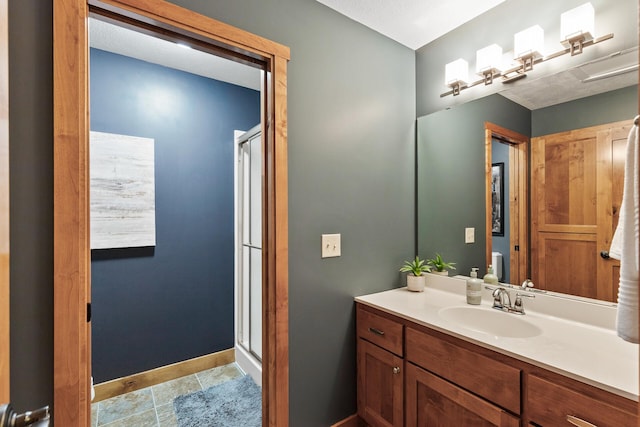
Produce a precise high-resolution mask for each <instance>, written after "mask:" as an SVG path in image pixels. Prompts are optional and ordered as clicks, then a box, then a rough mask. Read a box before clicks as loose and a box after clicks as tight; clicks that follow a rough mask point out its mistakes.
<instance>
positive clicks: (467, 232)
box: [464, 227, 476, 243]
mask: <svg viewBox="0 0 640 427" xmlns="http://www.w3.org/2000/svg"><path fill="white" fill-rule="evenodd" d="M475 241H476V229H475V228H473V227H467V228H465V229H464V242H465V243H474V242H475Z"/></svg>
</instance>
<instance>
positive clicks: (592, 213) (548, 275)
mask: <svg viewBox="0 0 640 427" xmlns="http://www.w3.org/2000/svg"><path fill="white" fill-rule="evenodd" d="M631 125H632V124H631V123H630V122H617V123H611V124H608V125H601V126H594V127H589V128H584V129H577V130H573V131H569V132H562V133H557V134H552V135H546V136H541V137H537V138H533V139H532V149H531V158H532V160H531V167H532V177H531V182H532V188H531V194H532V198H531V202H532V206H531V216H532V222H531V239H532V240H531V265H532V280H533V281H534V283H535V284H536V286H537V287H538V288H540V289H548V290H553V291H555V292H562V293H568V294H573V295H579V296H583V297H588V298H596V299H602V300H606V301H615V300H616V298H617V294H616V287H617V284H618V280H619V274H620V263H619V261H617V260H614V259H610V258H608V257H607V251H608V250H609V246H610V245H611V239H612V237H613V232H614V230H615V227H616V225H617V223H618V214H619V209H620V204H621V202H622V184H623V176H624V150H625V147H626V138H627V135H628V133H629V130H630V127H631Z"/></svg>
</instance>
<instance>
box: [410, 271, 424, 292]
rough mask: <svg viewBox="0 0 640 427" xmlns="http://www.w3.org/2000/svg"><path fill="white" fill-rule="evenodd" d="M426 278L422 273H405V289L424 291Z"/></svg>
mask: <svg viewBox="0 0 640 427" xmlns="http://www.w3.org/2000/svg"><path fill="white" fill-rule="evenodd" d="M426 280H427V277H426V276H425V275H424V274H423V275H422V276H414V275H413V274H408V275H407V289H408V290H410V291H411V292H422V291H424V284H425V282H426Z"/></svg>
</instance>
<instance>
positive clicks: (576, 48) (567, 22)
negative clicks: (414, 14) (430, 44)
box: [440, 3, 613, 98]
mask: <svg viewBox="0 0 640 427" xmlns="http://www.w3.org/2000/svg"><path fill="white" fill-rule="evenodd" d="M594 15H595V12H594V10H593V6H592V5H591V3H585V4H583V5H582V6H578V7H576V8H574V9H571V10H568V11H566V12H564V13H562V14H561V16H560V21H561V26H560V38H561V40H560V42H561V43H562V45H563V46H564V49H562V50H560V51H557V52H554V53H552V54H550V55H546V56H545V55H544V53H543V48H544V30H543V29H542V27H540V26H539V25H534V26H532V27H529V28H527V29H525V30H523V31H520V32H519V33H516V34H515V35H514V49H513V54H514V55H513V58H514V59H515V60H516V61H517V62H518V63H519V64H518V65H517V66H515V67H512V68H509V69H507V70H501V63H502V48H500V46H498V45H496V44H493V45H490V46H487V47H485V48H483V49H480V50H478V51H477V52H476V73H478V74H479V75H481V76H482V78H481V79H479V80H475V81H473V82H469V81H468V64H467V61H465V60H464V59H462V58H461V59H458V60H456V61H454V62H451V63H449V64H447V65H446V66H445V85H446V86H449V87H450V88H451V90H450V91H448V92H445V93H443V94H440V97H441V98H443V97H445V96H448V95H454V96H456V95H459V94H460V91H461V90H463V89H469V88H471V87H474V86H477V85H479V84H482V83H484V84H485V85H490V84H492V83H493V80H494V79H495V78H496V77H502V79H501V81H502V83H511V82H513V81H515V80H519V79H521V78H523V77H526V76H527V74H526V73H527V72H529V71H532V70H533V66H534V64H538V63H540V62H545V61H549V60H551V59H553V58H557V57H559V56H562V55H566V54H568V53H569V54H571V56H575V55H578V54H580V53H582V50H583V48H585V47H587V46H591V45H594V44H597V43H600V42H603V41H605V40H609V39H612V38H613V33H610V34H606V35H604V36H601V37H598V38H594V36H593V34H594V32H595V31H594V25H595V24H594V21H595V16H594ZM463 64H464V65H463ZM454 70H455V71H454Z"/></svg>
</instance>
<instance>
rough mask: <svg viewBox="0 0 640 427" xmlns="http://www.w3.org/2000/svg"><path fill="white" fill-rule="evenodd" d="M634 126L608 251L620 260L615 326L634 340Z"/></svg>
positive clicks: (637, 225) (636, 234)
mask: <svg viewBox="0 0 640 427" xmlns="http://www.w3.org/2000/svg"><path fill="white" fill-rule="evenodd" d="M638 173H640V169H639V168H638V126H633V127H632V128H631V132H629V138H628V140H627V154H626V161H625V168H624V186H623V193H622V205H621V206H620V218H619V220H618V227H617V228H616V232H615V234H614V235H613V240H612V241H611V249H610V250H609V255H610V256H611V257H612V258H615V259H619V260H620V286H619V288H618V314H617V318H616V329H617V332H618V336H619V337H621V338H622V339H623V340H625V341H629V342H632V343H636V344H637V343H638V291H639V290H638V277H639V274H638V270H639V269H638V255H639V249H638V237H639V236H640V233H639V230H640V223H639V220H638V211H639V209H638V199H639V198H638Z"/></svg>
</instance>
